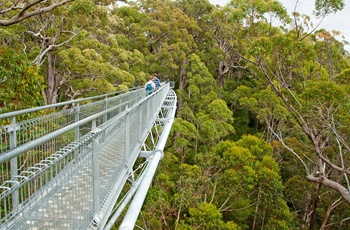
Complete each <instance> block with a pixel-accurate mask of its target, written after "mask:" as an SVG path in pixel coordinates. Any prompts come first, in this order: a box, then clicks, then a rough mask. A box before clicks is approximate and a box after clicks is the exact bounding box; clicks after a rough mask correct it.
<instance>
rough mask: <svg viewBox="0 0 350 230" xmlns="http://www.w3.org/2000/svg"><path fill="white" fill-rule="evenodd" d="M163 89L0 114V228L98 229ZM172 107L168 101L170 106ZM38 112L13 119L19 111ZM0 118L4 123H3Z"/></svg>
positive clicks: (160, 111)
mask: <svg viewBox="0 0 350 230" xmlns="http://www.w3.org/2000/svg"><path fill="white" fill-rule="evenodd" d="M169 92H172V90H171V89H170V86H169V84H163V85H162V87H161V88H160V89H159V90H157V91H156V92H154V93H153V94H152V95H150V96H148V97H146V94H145V91H144V89H143V88H141V89H140V88H139V89H133V90H131V91H130V92H128V93H124V92H121V93H118V94H109V95H102V96H99V97H93V98H88V99H81V100H76V101H71V102H65V103H60V104H57V105H56V106H61V107H62V106H66V107H67V105H68V107H70V108H69V109H65V110H60V111H55V110H54V111H53V112H51V113H50V111H49V112H48V111H47V109H51V110H53V108H54V106H47V107H39V108H33V109H28V110H25V111H21V112H12V113H8V114H0V121H1V119H3V120H2V122H3V123H5V122H7V124H6V125H3V126H1V128H0V137H1V139H0V166H1V169H2V170H1V177H0V208H1V209H0V220H1V225H0V227H1V228H5V229H31V228H33V229H40V228H45V229H46V228H51V229H87V228H99V227H101V226H102V227H103V226H104V225H105V224H106V222H107V219H108V217H109V215H110V214H111V212H112V209H113V206H114V203H115V202H116V201H117V199H118V197H119V195H120V193H121V190H122V188H123V185H124V184H125V182H126V180H127V179H128V177H129V176H130V175H132V170H133V165H134V164H135V161H136V159H137V157H138V155H139V152H140V150H141V149H142V147H145V146H146V144H145V143H146V142H147V138H148V137H149V133H150V130H152V129H154V127H157V128H156V130H157V131H159V130H161V128H159V127H161V126H159V125H158V126H157V125H156V124H160V123H159V122H157V119H159V116H160V115H159V114H163V113H164V111H165V110H164V108H162V106H163V103H165V101H166V100H165V98H166V96H167V94H168V93H169ZM175 103H176V102H175ZM31 112H36V113H38V112H40V113H42V114H44V115H42V116H37V117H35V118H32V119H28V120H23V121H20V122H17V121H16V118H17V116H21V115H22V114H23V113H26V114H28V113H31ZM4 120H6V121H4Z"/></svg>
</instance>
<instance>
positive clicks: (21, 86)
mask: <svg viewBox="0 0 350 230" xmlns="http://www.w3.org/2000/svg"><path fill="white" fill-rule="evenodd" d="M0 53H1V56H0V98H1V101H0V112H1V113H6V112H10V111H14V110H21V109H26V108H30V107H35V106H40V105H43V103H44V101H43V98H42V94H41V90H42V89H43V87H44V86H45V83H44V78H43V76H42V75H40V74H39V73H38V68H37V67H35V66H33V65H32V64H31V63H30V61H28V60H27V58H26V56H25V55H23V54H20V53H17V52H16V51H15V50H13V49H11V48H8V47H6V46H1V47H0Z"/></svg>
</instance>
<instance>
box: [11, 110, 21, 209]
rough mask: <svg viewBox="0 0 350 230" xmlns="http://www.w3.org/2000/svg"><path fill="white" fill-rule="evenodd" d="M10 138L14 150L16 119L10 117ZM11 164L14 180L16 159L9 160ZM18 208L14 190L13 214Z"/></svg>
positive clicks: (15, 143) (17, 199)
mask: <svg viewBox="0 0 350 230" xmlns="http://www.w3.org/2000/svg"><path fill="white" fill-rule="evenodd" d="M9 137H10V149H13V148H16V146H17V123H16V117H15V116H13V117H12V122H11V129H10V130H9ZM10 164H11V177H12V178H14V177H15V176H18V166H17V157H14V158H12V159H11V160H10ZM18 206H19V198H18V190H15V191H14V192H13V195H12V207H13V211H14V212H15V211H16V210H17V209H18Z"/></svg>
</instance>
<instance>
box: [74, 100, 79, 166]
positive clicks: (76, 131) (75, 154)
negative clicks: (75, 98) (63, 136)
mask: <svg viewBox="0 0 350 230" xmlns="http://www.w3.org/2000/svg"><path fill="white" fill-rule="evenodd" d="M79 119H80V105H79V103H77V106H76V107H75V117H74V122H78V121H79ZM79 129H80V127H79V126H78V127H76V128H75V129H74V137H75V140H78V139H79V137H80V131H79ZM78 157H79V156H78V151H74V160H75V161H78Z"/></svg>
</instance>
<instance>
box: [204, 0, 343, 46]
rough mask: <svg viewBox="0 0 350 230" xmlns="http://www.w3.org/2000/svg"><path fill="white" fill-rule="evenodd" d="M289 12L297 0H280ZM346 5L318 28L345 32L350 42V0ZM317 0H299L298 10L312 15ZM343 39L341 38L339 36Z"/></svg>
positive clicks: (223, 1)
mask: <svg viewBox="0 0 350 230" xmlns="http://www.w3.org/2000/svg"><path fill="white" fill-rule="evenodd" d="M279 1H280V2H281V3H282V4H283V5H284V6H285V7H286V8H287V10H288V11H289V12H292V11H293V9H294V7H295V3H296V0H279ZM209 2H211V3H212V4H214V5H216V4H218V5H221V6H224V5H226V4H227V3H228V2H230V0H209ZM345 4H346V5H345V7H344V9H343V10H342V11H341V12H338V13H336V14H332V15H329V16H328V17H327V18H325V19H324V20H323V21H322V23H321V25H320V26H319V27H318V29H321V28H325V29H326V30H328V31H332V30H337V31H340V32H342V33H343V35H344V36H345V40H347V41H348V42H350V0H345ZM314 5H315V0H299V3H298V6H297V10H296V11H298V12H300V13H304V14H307V15H309V16H311V17H313V15H312V11H313V9H314ZM312 21H313V23H314V25H316V24H318V23H319V20H317V19H316V18H315V17H313V20H312ZM337 39H341V38H337ZM346 49H347V50H349V51H350V46H346Z"/></svg>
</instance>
